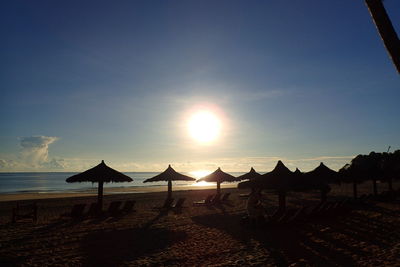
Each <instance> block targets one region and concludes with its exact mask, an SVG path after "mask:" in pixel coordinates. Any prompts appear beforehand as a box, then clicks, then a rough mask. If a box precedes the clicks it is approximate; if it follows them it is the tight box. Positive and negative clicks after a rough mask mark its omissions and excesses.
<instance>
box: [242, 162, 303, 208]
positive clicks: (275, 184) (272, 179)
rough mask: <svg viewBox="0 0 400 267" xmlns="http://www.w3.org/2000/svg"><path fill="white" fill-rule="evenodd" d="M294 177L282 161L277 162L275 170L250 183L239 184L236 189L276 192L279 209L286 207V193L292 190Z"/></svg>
mask: <svg viewBox="0 0 400 267" xmlns="http://www.w3.org/2000/svg"><path fill="white" fill-rule="evenodd" d="M294 180H295V176H294V174H293V172H292V171H290V170H289V169H288V168H287V167H286V166H285V165H284V164H283V163H282V161H280V160H279V161H278V163H277V164H276V166H275V168H274V169H273V170H272V171H271V172H268V173H265V174H263V175H260V176H259V177H258V178H255V179H252V180H250V181H245V182H241V183H239V184H238V188H259V189H269V190H274V191H277V192H278V194H279V208H280V209H285V207H286V192H287V191H288V190H290V189H292V188H293V186H294Z"/></svg>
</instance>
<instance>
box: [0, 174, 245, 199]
mask: <svg viewBox="0 0 400 267" xmlns="http://www.w3.org/2000/svg"><path fill="white" fill-rule="evenodd" d="M74 174H77V173H76V172H13V173H0V194H7V193H29V192H32V193H34V192H36V193H51V192H63V193H65V192H71V193H73V192H81V191H86V190H89V189H96V188H97V183H94V184H92V183H89V182H83V183H67V182H66V181H65V180H66V179H67V178H68V177H70V176H72V175H74ZM124 174H126V175H128V176H129V177H131V178H132V179H133V182H129V183H108V184H106V185H105V187H106V188H109V187H115V188H127V187H141V188H143V189H144V191H146V190H145V188H146V187H147V188H148V187H151V186H160V185H166V182H154V183H143V181H144V180H146V179H148V178H151V177H153V176H155V175H157V174H159V172H125V173H124ZM183 174H187V175H189V176H190V174H188V173H183ZM231 174H232V175H234V176H239V175H241V174H243V173H239V172H238V173H231ZM211 184H212V183H210V185H211ZM173 185H185V186H188V188H190V187H194V186H195V182H185V181H176V182H173Z"/></svg>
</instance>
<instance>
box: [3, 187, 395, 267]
mask: <svg viewBox="0 0 400 267" xmlns="http://www.w3.org/2000/svg"><path fill="white" fill-rule="evenodd" d="M164 189H165V188H164ZM223 192H231V193H232V195H231V196H230V201H229V202H227V203H224V204H220V205H215V206H210V207H207V206H193V205H192V202H193V201H196V200H200V199H204V198H205V197H206V196H207V195H208V194H212V193H215V189H205V190H190V191H188V190H186V191H178V192H174V198H175V199H177V198H179V197H186V202H185V204H184V208H183V209H182V210H170V211H168V212H160V211H159V210H155V209H152V208H153V207H154V206H160V205H161V204H162V203H163V201H164V199H165V196H166V193H165V192H151V193H143V194H109V195H106V196H105V203H104V206H105V207H107V206H108V204H109V203H110V202H111V201H114V200H126V199H134V200H136V201H137V204H136V206H135V209H136V211H135V212H131V213H129V214H126V215H123V216H119V217H102V218H97V219H85V220H81V221H73V220H70V219H68V218H63V219H60V214H62V213H65V212H67V211H69V210H70V207H71V206H72V205H73V204H76V203H87V204H88V203H92V202H94V201H95V200H96V197H95V196H74V197H68V198H48V199H37V200H35V201H36V202H37V205H38V207H39V210H38V221H37V223H33V222H31V221H20V222H17V223H10V217H11V209H12V207H14V206H15V205H16V201H1V202H0V242H1V243H0V245H1V246H0V265H1V266H289V265H290V266H400V261H399V255H400V231H399V230H398V226H399V225H400V216H399V215H400V205H399V204H400V201H399V199H397V200H391V201H382V200H379V201H378V200H368V201H365V202H364V203H349V204H348V205H347V206H348V209H347V211H346V212H341V213H338V214H327V215H324V216H319V217H316V218H312V219H309V220H307V221H306V222H296V223H294V224H290V225H270V226H263V227H251V226H249V225H243V224H241V218H242V217H243V215H244V214H245V212H246V210H245V205H246V200H245V199H243V198H240V197H239V194H241V193H247V191H246V190H241V191H239V190H238V189H235V188H231V189H229V188H224V189H223ZM318 198H319V194H318V192H315V193H289V194H288V206H289V208H295V207H300V206H302V205H314V204H316V203H318V201H319V199H318ZM340 198H343V196H340V195H338V194H333V196H331V197H330V198H329V200H331V201H332V200H334V199H340ZM19 203H20V205H25V204H28V203H32V200H20V201H19ZM265 204H266V206H267V207H268V210H269V211H270V212H271V211H272V210H274V209H275V208H276V206H277V197H276V196H275V195H273V194H266V195H265ZM329 215H330V216H329Z"/></svg>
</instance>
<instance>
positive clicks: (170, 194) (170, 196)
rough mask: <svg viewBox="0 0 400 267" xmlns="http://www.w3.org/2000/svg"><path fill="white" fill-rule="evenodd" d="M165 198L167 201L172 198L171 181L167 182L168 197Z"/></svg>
mask: <svg viewBox="0 0 400 267" xmlns="http://www.w3.org/2000/svg"><path fill="white" fill-rule="evenodd" d="M167 198H168V199H171V198H172V181H171V180H169V181H168V197H167Z"/></svg>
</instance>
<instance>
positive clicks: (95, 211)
mask: <svg viewBox="0 0 400 267" xmlns="http://www.w3.org/2000/svg"><path fill="white" fill-rule="evenodd" d="M98 214H99V210H98V205H97V202H94V203H92V204H90V206H89V210H88V211H87V213H86V216H87V217H94V216H96V215H98Z"/></svg>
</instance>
